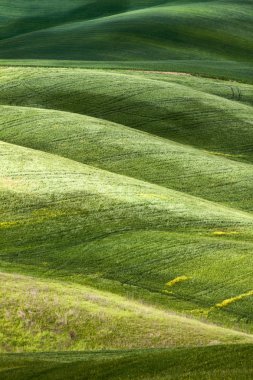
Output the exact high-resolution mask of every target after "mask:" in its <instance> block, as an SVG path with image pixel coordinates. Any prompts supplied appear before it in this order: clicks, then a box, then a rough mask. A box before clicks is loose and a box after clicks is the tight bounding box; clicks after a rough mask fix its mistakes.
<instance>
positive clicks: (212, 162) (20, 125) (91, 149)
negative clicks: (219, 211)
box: [0, 106, 253, 212]
mask: <svg viewBox="0 0 253 380" xmlns="http://www.w3.org/2000/svg"><path fill="white" fill-rule="evenodd" d="M0 139H1V140H2V141H6V142H9V143H12V144H17V145H23V146H26V147H29V148H33V149H37V150H42V151H45V152H49V153H54V154H57V155H59V156H64V157H66V158H70V159H72V160H75V161H79V162H82V163H84V164H89V165H92V166H96V167H99V168H101V169H105V170H109V171H112V172H115V173H118V174H123V175H127V176H131V177H135V178H137V179H141V180H145V181H147V182H152V183H155V184H158V185H161V186H165V187H167V188H171V189H175V190H178V191H183V192H186V193H189V194H192V195H196V196H200V197H202V198H205V199H208V200H211V201H215V202H220V203H223V204H225V205H228V206H232V207H237V208H241V209H245V210H248V211H251V212H252V211H253V201H252V196H251V195H252V188H253V171H252V165H249V164H248V163H241V162H239V161H233V160H231V159H230V155H217V154H215V153H214V152H211V153H209V152H208V151H204V150H200V149H195V148H192V147H190V146H187V145H182V144H179V143H174V142H173V141H170V140H168V139H162V138H158V137H156V136H154V135H151V134H148V133H143V132H140V131H137V130H134V129H132V128H127V127H125V126H122V125H119V124H114V123H111V122H108V121H105V120H101V119H96V118H92V117H87V116H84V115H77V114H74V113H67V112H62V111H54V110H42V109H36V108H28V107H17V106H15V107H14V106H0ZM232 158H233V156H232ZM224 194H226V197H224Z"/></svg>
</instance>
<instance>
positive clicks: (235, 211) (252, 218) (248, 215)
mask: <svg viewBox="0 0 253 380" xmlns="http://www.w3.org/2000/svg"><path fill="white" fill-rule="evenodd" d="M0 144H4V145H9V146H12V147H17V148H19V149H22V150H27V151H32V152H37V153H39V154H41V155H46V156H52V157H59V158H60V159H61V160H63V161H64V160H66V161H69V162H72V163H75V164H76V165H80V167H81V166H82V167H87V168H89V169H91V170H94V171H98V172H104V173H109V174H110V175H113V176H115V177H119V178H122V179H123V178H126V179H130V180H133V181H136V182H137V183H143V184H148V185H151V186H153V187H154V188H158V189H159V188H160V189H163V191H166V192H167V191H168V192H169V193H174V194H177V195H179V196H182V197H183V198H188V199H189V198H190V199H194V200H195V201H197V202H201V203H207V204H210V205H213V206H214V207H215V208H218V209H220V210H224V211H227V212H230V213H233V214H239V215H241V216H244V217H246V218H247V219H249V220H250V221H251V223H253V215H252V214H251V213H249V212H247V211H243V210H240V209H237V208H233V207H229V206H226V205H223V204H220V203H216V202H213V201H209V200H207V199H205V198H201V197H197V196H194V195H191V194H188V193H185V192H182V191H178V190H174V189H171V188H167V187H164V186H160V185H157V184H153V183H152V182H148V181H144V180H140V179H137V178H134V177H130V176H127V175H122V174H117V173H114V172H111V171H109V170H105V169H100V168H98V167H94V166H92V165H87V164H83V163H81V162H79V161H75V160H72V159H69V158H66V157H63V156H60V155H57V154H52V153H48V152H44V151H41V150H37V149H33V148H27V147H23V146H21V145H17V144H12V143H6V142H4V141H2V140H0ZM0 152H1V146H0ZM76 174H77V175H78V174H79V173H76ZM251 223H250V224H251Z"/></svg>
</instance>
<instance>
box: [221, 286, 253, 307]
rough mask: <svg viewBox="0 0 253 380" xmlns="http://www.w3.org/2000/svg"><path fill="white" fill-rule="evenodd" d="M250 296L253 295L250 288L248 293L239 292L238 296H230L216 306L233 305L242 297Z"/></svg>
mask: <svg viewBox="0 0 253 380" xmlns="http://www.w3.org/2000/svg"><path fill="white" fill-rule="evenodd" d="M250 296H253V290H250V291H249V292H247V293H243V294H239V296H236V297H232V298H228V299H226V300H224V301H222V302H220V303H217V304H216V305H215V307H217V308H219V309H221V308H223V307H226V306H229V305H231V304H232V303H234V302H237V301H241V300H242V299H244V298H247V297H250Z"/></svg>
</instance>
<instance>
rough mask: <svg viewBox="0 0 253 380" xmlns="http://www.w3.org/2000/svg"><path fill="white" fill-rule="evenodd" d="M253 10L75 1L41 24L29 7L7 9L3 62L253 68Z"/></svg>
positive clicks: (207, 4) (225, 4) (215, 4)
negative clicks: (226, 63) (209, 63)
mask: <svg viewBox="0 0 253 380" xmlns="http://www.w3.org/2000/svg"><path fill="white" fill-rule="evenodd" d="M82 4H83V3H82ZM252 4H253V3H252V0H247V1H240V3H239V4H238V2H236V1H233V0H230V1H229V0H224V1H200V2H199V1H198V2H196V1H186V2H185V1H172V2H170V1H167V2H164V1H150V2H148V3H147V2H143V1H139V2H137V3H135V2H132V1H125V2H123V3H122V2H120V3H119V2H116V1H114V0H107V1H106V2H105V1H104V0H103V1H101V0H100V1H95V2H94V1H93V2H91V1H87V2H86V3H85V4H84V5H80V2H78V1H77V0H76V1H75V2H74V3H72V2H66V3H65V6H64V8H63V10H62V11H61V12H60V13H59V12H58V11H57V15H56V14H55V10H56V7H57V2H56V3H54V5H52V4H51V5H48V7H44V12H45V14H44V15H43V13H42V16H39V18H37V17H38V12H39V10H40V9H41V8H40V7H39V8H38V11H34V12H33V13H34V14H33V15H32V16H30V15H29V14H28V12H27V10H28V9H29V8H28V7H27V5H29V2H25V4H24V5H22V6H21V8H16V7H15V10H13V11H12V7H14V3H13V4H12V6H10V5H9V2H8V5H6V4H5V3H4V4H3V5H2V8H3V12H4V13H3V14H4V17H5V18H4V20H3V21H5V24H3V27H2V29H3V30H2V32H1V35H2V41H1V42H0V58H40V59H77V60H78V59H80V60H93V61H96V60H131V59H132V60H142V59H144V60H150V59H151V57H152V58H153V59H156V60H158V59H163V60H164V59H207V60H215V59H216V60H237V61H238V60H239V61H247V62H252V60H253V56H252V40H253V29H252V21H253V19H252V17H253V16H252V12H251V10H252ZM147 5H148V6H149V7H147ZM6 7H7V10H6ZM136 8H140V9H136ZM108 14H109V15H108ZM11 19H12V20H13V21H12V22H11V21H10V20H11ZM38 28H40V29H41V30H37V31H36V29H38ZM14 33H15V35H14V36H12V35H13V34H14ZM8 37H9V38H8Z"/></svg>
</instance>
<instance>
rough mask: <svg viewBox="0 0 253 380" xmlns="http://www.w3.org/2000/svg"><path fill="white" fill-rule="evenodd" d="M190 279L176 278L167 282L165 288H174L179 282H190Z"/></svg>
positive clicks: (184, 277) (185, 277)
mask: <svg viewBox="0 0 253 380" xmlns="http://www.w3.org/2000/svg"><path fill="white" fill-rule="evenodd" d="M190 279H191V277H187V276H178V277H176V278H174V279H173V280H171V281H169V282H167V284H166V286H170V287H171V286H174V285H176V284H179V283H181V282H184V281H187V280H190Z"/></svg>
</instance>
